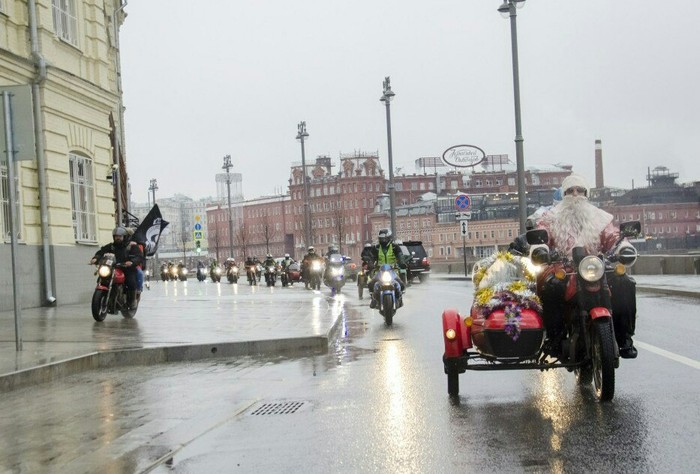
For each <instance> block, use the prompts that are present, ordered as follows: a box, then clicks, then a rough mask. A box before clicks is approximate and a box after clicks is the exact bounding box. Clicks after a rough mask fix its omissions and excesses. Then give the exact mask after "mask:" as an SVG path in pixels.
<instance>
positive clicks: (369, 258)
mask: <svg viewBox="0 0 700 474" xmlns="http://www.w3.org/2000/svg"><path fill="white" fill-rule="evenodd" d="M375 258H376V256H375V252H374V246H373V245H372V242H367V243H365V246H364V247H363V248H362V253H361V254H360V259H361V260H362V261H363V262H366V263H367V264H368V265H369V266H370V267H373V266H374V259H375Z"/></svg>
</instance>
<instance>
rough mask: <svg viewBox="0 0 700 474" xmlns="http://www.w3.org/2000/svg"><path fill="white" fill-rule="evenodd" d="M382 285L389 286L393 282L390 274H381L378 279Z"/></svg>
mask: <svg viewBox="0 0 700 474" xmlns="http://www.w3.org/2000/svg"><path fill="white" fill-rule="evenodd" d="M379 279H380V280H381V281H382V283H383V284H384V285H389V284H391V282H392V281H394V278H393V277H392V276H391V273H389V272H384V273H382V276H381V277H380V278H379Z"/></svg>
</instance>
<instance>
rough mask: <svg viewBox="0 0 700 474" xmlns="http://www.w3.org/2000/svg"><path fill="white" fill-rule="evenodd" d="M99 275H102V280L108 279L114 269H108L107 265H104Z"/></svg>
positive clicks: (98, 272)
mask: <svg viewBox="0 0 700 474" xmlns="http://www.w3.org/2000/svg"><path fill="white" fill-rule="evenodd" d="M97 274H98V275H100V276H101V277H102V278H107V277H108V276H109V275H111V274H112V268H111V267H108V266H107V265H102V266H100V269H99V270H97Z"/></svg>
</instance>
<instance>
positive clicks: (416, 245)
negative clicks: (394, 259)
mask: <svg viewBox="0 0 700 474" xmlns="http://www.w3.org/2000/svg"><path fill="white" fill-rule="evenodd" d="M403 245H404V246H405V247H406V249H408V255H409V256H410V257H411V259H410V260H408V281H411V280H413V279H414V278H415V277H418V279H419V280H420V281H421V283H422V282H424V281H425V280H426V279H427V278H428V275H430V259H429V258H428V254H427V253H426V252H425V249H424V248H423V242H421V241H420V240H408V241H404V243H403Z"/></svg>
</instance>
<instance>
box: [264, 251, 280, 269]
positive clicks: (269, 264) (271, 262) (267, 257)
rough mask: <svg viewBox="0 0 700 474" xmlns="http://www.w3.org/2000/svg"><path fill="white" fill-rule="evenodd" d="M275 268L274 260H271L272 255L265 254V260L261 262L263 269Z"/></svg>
mask: <svg viewBox="0 0 700 474" xmlns="http://www.w3.org/2000/svg"><path fill="white" fill-rule="evenodd" d="M275 266H277V262H275V259H274V258H272V254H269V253H268V254H267V255H265V260H264V261H263V267H265V268H267V267H275Z"/></svg>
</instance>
